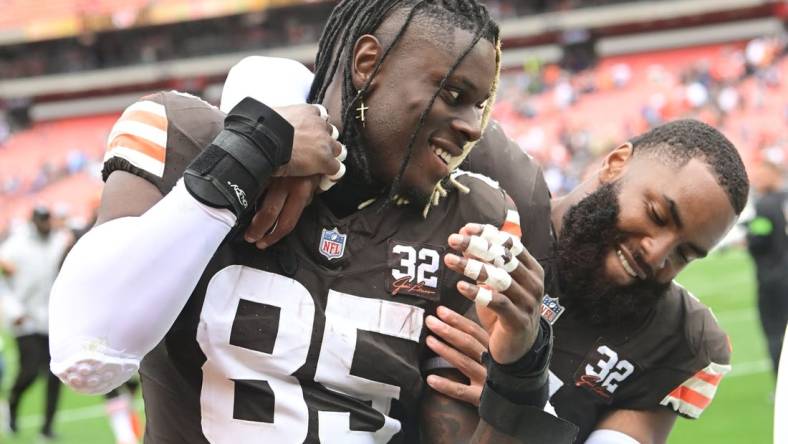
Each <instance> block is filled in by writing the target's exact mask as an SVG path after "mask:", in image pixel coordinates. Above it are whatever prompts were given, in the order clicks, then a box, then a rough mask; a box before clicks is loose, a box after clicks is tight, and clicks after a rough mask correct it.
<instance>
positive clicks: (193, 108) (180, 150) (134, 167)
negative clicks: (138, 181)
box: [102, 91, 224, 194]
mask: <svg viewBox="0 0 788 444" xmlns="http://www.w3.org/2000/svg"><path fill="white" fill-rule="evenodd" d="M223 121H224V114H223V113H222V112H221V111H220V110H219V109H218V108H216V107H215V106H213V105H211V104H209V103H208V102H206V101H204V100H202V99H200V98H199V97H196V96H193V95H190V94H186V93H181V92H177V91H167V92H158V93H155V94H151V95H148V96H145V97H142V98H141V99H139V100H138V101H136V102H134V103H132V104H131V105H129V106H128V107H127V108H126V109H125V110H124V111H123V114H121V116H120V117H119V118H118V120H117V121H116V122H115V124H114V125H113V127H112V130H111V131H110V134H109V137H108V138H107V149H106V152H105V156H104V168H103V171H102V175H103V178H104V180H106V179H107V178H108V177H109V175H110V174H111V173H112V172H114V171H116V170H123V171H127V172H129V173H131V174H134V175H137V176H139V177H142V178H143V179H146V180H148V181H149V182H152V183H153V184H154V185H156V186H157V187H158V188H159V190H160V191H161V192H162V194H166V193H167V192H168V191H169V190H170V189H171V188H172V186H174V184H175V182H176V181H177V179H178V178H180V176H181V175H182V174H183V171H184V170H185V169H186V166H187V165H188V164H189V163H190V162H191V160H192V159H193V158H194V157H195V156H196V155H197V154H198V153H199V152H200V151H201V150H202V149H203V148H204V147H206V146H207V145H208V144H209V143H210V142H211V140H213V138H214V137H215V136H216V134H217V133H218V132H219V131H220V130H221V128H222V124H223Z"/></svg>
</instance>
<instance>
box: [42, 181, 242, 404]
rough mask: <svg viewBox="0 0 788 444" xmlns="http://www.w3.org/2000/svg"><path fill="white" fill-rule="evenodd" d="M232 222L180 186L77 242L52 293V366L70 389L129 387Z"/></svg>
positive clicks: (224, 212) (230, 217)
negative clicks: (138, 212) (136, 213)
mask: <svg viewBox="0 0 788 444" xmlns="http://www.w3.org/2000/svg"><path fill="white" fill-rule="evenodd" d="M234 224H235V216H234V215H233V214H232V213H231V212H230V211H228V210H219V209H215V208H210V207H207V206H205V205H202V204H200V203H199V202H197V201H196V200H195V199H194V198H193V197H192V196H191V195H190V194H189V193H188V191H186V188H185V187H184V185H183V182H182V181H179V182H178V184H177V185H176V186H175V188H174V189H173V190H172V191H171V192H170V193H169V194H167V195H166V196H165V197H164V198H163V199H162V200H161V201H159V202H158V203H157V204H156V205H154V206H153V207H152V208H150V209H149V210H148V211H146V212H145V213H144V214H143V215H141V216H139V217H125V218H120V219H115V220H112V221H109V222H107V223H104V224H102V225H99V226H97V227H95V228H93V229H92V230H90V232H88V233H87V234H85V236H83V237H82V239H80V241H79V242H78V243H77V244H76V245H75V246H74V248H73V249H72V250H71V252H70V253H69V255H68V257H67V258H66V261H65V262H64V264H63V268H62V270H61V272H60V275H59V276H58V278H57V280H56V281H55V284H54V286H53V287H52V295H51V299H50V304H49V311H50V319H49V330H50V333H49V334H50V338H49V339H50V353H51V356H52V361H51V363H50V367H51V369H52V372H53V373H54V374H56V375H57V376H58V377H59V378H60V379H61V380H62V381H63V382H64V383H66V384H67V385H68V386H70V387H71V388H73V389H75V390H77V391H79V392H82V393H89V394H98V393H106V392H108V391H109V390H111V389H113V388H114V387H117V386H119V385H120V384H122V383H123V382H124V381H126V380H127V379H128V378H129V377H130V376H131V375H132V374H133V373H134V372H135V371H136V370H137V368H138V367H139V362H140V360H141V359H142V357H143V356H144V355H145V354H146V353H148V352H149V351H150V350H152V349H153V347H155V346H156V344H158V343H159V342H160V341H161V340H162V339H163V338H164V335H165V334H166V333H167V331H168V330H169V329H170V327H171V326H172V323H173V322H174V321H175V319H176V318H177V317H178V314H179V313H180V312H181V310H182V309H183V307H184V305H185V304H186V302H187V300H188V299H189V296H190V295H191V293H192V291H193V290H194V288H195V286H196V285H197V282H198V281H199V279H200V276H201V275H202V273H203V271H204V270H205V267H206V266H207V265H208V262H209V261H210V259H211V257H212V256H213V254H214V253H215V251H216V249H217V248H218V247H219V245H220V243H221V242H222V240H223V239H224V238H225V237H226V236H227V234H228V233H229V232H230V230H231V228H232V226H233V225H234Z"/></svg>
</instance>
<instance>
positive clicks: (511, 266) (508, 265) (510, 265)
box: [503, 256, 520, 273]
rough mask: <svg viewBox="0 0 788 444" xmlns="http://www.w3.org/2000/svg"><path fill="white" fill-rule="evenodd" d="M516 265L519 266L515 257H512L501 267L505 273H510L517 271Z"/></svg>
mask: <svg viewBox="0 0 788 444" xmlns="http://www.w3.org/2000/svg"><path fill="white" fill-rule="evenodd" d="M518 265H520V261H518V260H517V258H516V257H514V256H512V259H511V260H510V261H509V262H507V263H505V264H504V265H503V269H504V270H506V272H507V273H511V272H513V271H514V270H516V269H517V266H518Z"/></svg>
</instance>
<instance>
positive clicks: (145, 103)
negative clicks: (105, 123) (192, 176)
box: [104, 99, 168, 177]
mask: <svg viewBox="0 0 788 444" xmlns="http://www.w3.org/2000/svg"><path fill="white" fill-rule="evenodd" d="M167 127H168V121H167V112H166V110H165V108H164V105H162V104H161V103H157V102H155V101H153V100H146V99H143V100H140V101H138V102H135V103H134V104H132V105H130V106H129V107H128V108H126V110H125V111H124V112H123V114H122V115H121V116H120V118H119V119H118V121H117V122H115V125H114V126H113V127H112V131H111V132H110V134H109V138H108V139H107V151H106V154H105V155H104V162H107V161H108V160H110V159H112V158H120V159H123V160H125V161H127V162H129V163H130V164H131V165H133V166H135V167H136V168H139V169H141V170H144V171H146V172H147V173H150V174H152V175H154V176H156V177H163V176H164V162H165V159H166V150H167Z"/></svg>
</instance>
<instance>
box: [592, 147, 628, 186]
mask: <svg viewBox="0 0 788 444" xmlns="http://www.w3.org/2000/svg"><path fill="white" fill-rule="evenodd" d="M632 154H633V147H632V144H631V143H629V142H627V143H624V144H622V145H620V146H619V147H618V148H616V149H614V150H613V151H611V152H610V154H608V155H607V156H605V160H604V161H603V162H602V170H601V171H600V172H599V181H600V182H602V183H608V182H612V181H614V180H616V179H618V178H620V177H621V176H622V175H623V174H624V171H626V169H627V165H629V162H630V161H631V160H632Z"/></svg>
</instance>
